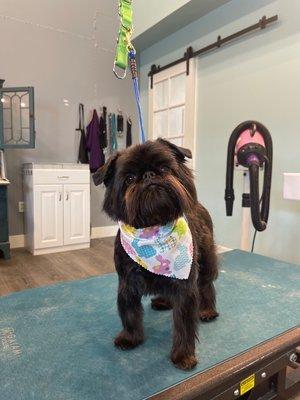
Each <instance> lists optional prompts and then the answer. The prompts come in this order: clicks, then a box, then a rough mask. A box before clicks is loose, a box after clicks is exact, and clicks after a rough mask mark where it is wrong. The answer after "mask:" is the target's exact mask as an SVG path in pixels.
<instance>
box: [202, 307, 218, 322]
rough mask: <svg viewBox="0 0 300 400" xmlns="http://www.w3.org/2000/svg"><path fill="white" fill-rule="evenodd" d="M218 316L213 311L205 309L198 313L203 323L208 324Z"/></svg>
mask: <svg viewBox="0 0 300 400" xmlns="http://www.w3.org/2000/svg"><path fill="white" fill-rule="evenodd" d="M218 316H219V313H218V312H217V311H216V310H213V309H207V310H202V311H200V314H199V317H200V319H201V321H203V322H210V321H213V320H214V319H216V318H217V317H218Z"/></svg>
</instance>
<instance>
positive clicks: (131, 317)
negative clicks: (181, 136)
mask: <svg viewBox="0 0 300 400" xmlns="http://www.w3.org/2000/svg"><path fill="white" fill-rule="evenodd" d="M186 157H187V158H191V152H190V151H189V150H187V149H183V148H180V147H177V146H175V145H173V144H171V143H170V142H168V141H166V140H163V139H158V140H156V141H148V142H146V143H145V144H141V145H136V146H133V147H130V148H128V149H126V150H124V151H121V152H118V153H117V154H115V155H114V156H112V157H111V158H110V159H109V160H108V162H107V163H106V164H105V165H104V166H103V167H102V168H100V169H99V170H98V171H97V172H96V173H95V174H94V182H95V184H96V185H98V184H100V183H103V182H104V184H105V186H106V194H105V199H104V204H103V209H104V211H105V212H106V213H107V214H108V215H109V216H110V217H111V218H112V219H113V220H115V221H118V220H120V221H123V222H125V223H126V224H129V225H131V226H133V227H135V228H144V227H150V226H155V225H165V224H167V223H168V222H171V221H174V220H176V219H177V218H178V217H180V216H182V215H183V214H184V215H185V216H186V218H187V221H188V224H189V227H190V230H191V233H192V237H193V246H194V256H193V264H192V268H191V272H190V275H189V278H188V279H186V280H180V279H176V278H168V277H165V276H161V275H155V274H153V273H151V272H149V271H147V270H146V269H144V268H142V267H140V266H139V265H138V264H136V263H135V262H134V261H133V260H132V259H131V258H130V257H129V256H128V255H127V253H126V252H125V251H124V249H123V247H122V244H121V241H120V232H119V233H118V235H117V237H116V241H115V265H116V270H117V272H118V275H119V290H118V309H119V314H120V317H121V320H122V324H123V330H122V331H121V332H120V333H119V335H118V336H117V337H116V338H115V342H114V343H115V345H116V346H117V347H119V348H121V349H124V350H125V349H131V348H134V347H136V346H138V345H139V344H141V343H142V342H143V341H144V331H143V321H142V319H143V309H142V304H141V298H142V296H143V295H155V296H156V297H154V298H153V299H152V308H154V309H156V310H165V309H171V308H173V320H174V327H173V347H172V352H171V359H172V361H173V363H174V364H175V365H176V366H177V367H178V368H181V369H186V370H188V369H191V368H193V367H194V366H195V365H196V364H197V360H196V357H195V341H196V339H197V322H198V320H199V318H200V319H201V320H203V321H210V320H212V319H214V318H216V317H217V316H218V313H217V311H216V305H215V303H216V301H215V290H214V284H213V281H214V280H215V279H216V278H217V271H218V269H217V256H216V250H215V245H214V239H213V225H212V221H211V218H210V215H209V214H208V212H207V210H206V209H205V208H204V207H203V206H202V205H201V204H200V203H199V202H198V200H197V194H196V189H195V185H194V180H193V175H192V172H191V170H190V169H189V168H188V167H187V165H186V163H185V161H186Z"/></svg>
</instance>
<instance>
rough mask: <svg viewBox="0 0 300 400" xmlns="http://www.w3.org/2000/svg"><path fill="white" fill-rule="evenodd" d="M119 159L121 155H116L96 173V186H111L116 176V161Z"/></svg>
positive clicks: (94, 177)
mask: <svg viewBox="0 0 300 400" xmlns="http://www.w3.org/2000/svg"><path fill="white" fill-rule="evenodd" d="M118 157H119V153H116V154H114V155H113V156H111V157H110V158H109V159H108V160H107V162H106V163H105V164H104V165H103V166H102V167H100V168H99V169H98V170H97V171H96V172H95V173H94V175H93V181H94V184H95V185H96V186H98V185H101V183H104V185H105V186H107V185H108V184H109V182H110V180H111V179H112V178H113V176H114V174H115V169H116V161H117V158H118Z"/></svg>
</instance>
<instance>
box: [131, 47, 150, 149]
mask: <svg viewBox="0 0 300 400" xmlns="http://www.w3.org/2000/svg"><path fill="white" fill-rule="evenodd" d="M129 61H130V70H131V75H132V81H133V88H134V96H135V101H136V105H137V110H138V117H139V125H140V142H141V143H145V142H146V135H145V128H144V120H143V112H142V106H141V98H140V91H139V81H138V73H137V65H136V59H135V50H133V49H132V50H130V52H129Z"/></svg>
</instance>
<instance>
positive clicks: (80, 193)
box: [64, 184, 90, 245]
mask: <svg viewBox="0 0 300 400" xmlns="http://www.w3.org/2000/svg"><path fill="white" fill-rule="evenodd" d="M89 241H90V186H89V185H88V184H82V185H79V184H77V185H76V184H74V185H71V184H70V185H69V184H65V185H64V244H65V245H68V244H76V243H87V242H89Z"/></svg>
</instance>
